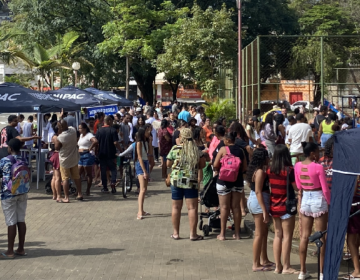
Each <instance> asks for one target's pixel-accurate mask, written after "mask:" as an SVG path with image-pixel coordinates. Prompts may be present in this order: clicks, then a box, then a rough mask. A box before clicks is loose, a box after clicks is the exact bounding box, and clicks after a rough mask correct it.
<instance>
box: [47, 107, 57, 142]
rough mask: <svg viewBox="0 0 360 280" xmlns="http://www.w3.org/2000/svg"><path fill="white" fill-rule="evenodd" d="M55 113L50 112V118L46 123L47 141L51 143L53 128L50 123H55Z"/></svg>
mask: <svg viewBox="0 0 360 280" xmlns="http://www.w3.org/2000/svg"><path fill="white" fill-rule="evenodd" d="M57 121H58V120H57V115H56V114H52V116H51V120H50V121H49V122H48V124H47V130H48V142H49V143H51V139H52V137H53V136H54V134H55V132H54V129H53V128H52V124H53V123H57Z"/></svg>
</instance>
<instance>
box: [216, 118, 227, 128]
mask: <svg viewBox="0 0 360 280" xmlns="http://www.w3.org/2000/svg"><path fill="white" fill-rule="evenodd" d="M217 124H218V125H222V126H223V127H225V128H226V118H224V117H221V118H219V119H218V121H217Z"/></svg>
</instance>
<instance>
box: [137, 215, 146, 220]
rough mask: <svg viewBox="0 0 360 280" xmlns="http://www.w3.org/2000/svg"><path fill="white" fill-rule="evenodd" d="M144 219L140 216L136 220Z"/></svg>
mask: <svg viewBox="0 0 360 280" xmlns="http://www.w3.org/2000/svg"><path fill="white" fill-rule="evenodd" d="M142 219H144V217H143V216H139V215H137V216H136V220H142Z"/></svg>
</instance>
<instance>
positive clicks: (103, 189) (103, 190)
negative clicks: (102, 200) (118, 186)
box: [101, 188, 109, 192]
mask: <svg viewBox="0 0 360 280" xmlns="http://www.w3.org/2000/svg"><path fill="white" fill-rule="evenodd" d="M101 192H109V189H108V188H102V189H101Z"/></svg>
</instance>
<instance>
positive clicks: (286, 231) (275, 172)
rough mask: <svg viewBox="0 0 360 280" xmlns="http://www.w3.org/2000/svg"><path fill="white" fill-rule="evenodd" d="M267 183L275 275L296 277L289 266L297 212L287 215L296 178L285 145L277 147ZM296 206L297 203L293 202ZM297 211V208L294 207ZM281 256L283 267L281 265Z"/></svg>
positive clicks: (294, 271) (268, 170)
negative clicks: (268, 183)
mask: <svg viewBox="0 0 360 280" xmlns="http://www.w3.org/2000/svg"><path fill="white" fill-rule="evenodd" d="M266 173H267V175H268V176H269V181H270V188H271V194H270V214H271V216H272V217H273V222H274V227H275V238H274V243H273V251H274V259H275V265H276V266H275V271H274V273H276V274H284V275H287V274H299V273H300V272H299V271H297V270H295V269H293V268H292V267H291V265H290V253H291V244H292V238H293V233H294V227H295V214H296V211H292V212H290V213H289V212H288V211H287V208H288V207H287V204H288V205H291V203H289V202H288V197H289V199H291V200H292V201H293V199H295V191H294V188H296V184H295V175H294V169H293V166H292V163H291V156H290V152H289V150H288V148H287V147H286V146H285V145H282V144H280V145H276V147H275V149H274V155H273V159H272V163H271V165H270V168H268V169H267V171H266ZM295 203H296V202H295ZM289 208H290V209H292V208H293V207H289ZM295 208H296V207H295ZM281 255H282V257H283V263H281Z"/></svg>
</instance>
